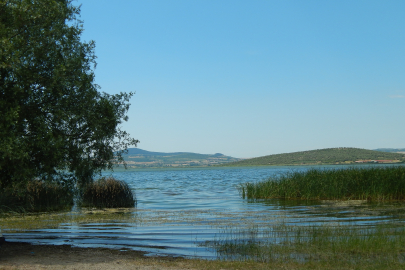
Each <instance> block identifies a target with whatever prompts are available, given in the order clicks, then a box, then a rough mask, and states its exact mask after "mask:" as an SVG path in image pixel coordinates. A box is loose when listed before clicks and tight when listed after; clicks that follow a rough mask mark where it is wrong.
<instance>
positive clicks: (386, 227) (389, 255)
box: [204, 223, 405, 269]
mask: <svg viewBox="0 0 405 270" xmlns="http://www.w3.org/2000/svg"><path fill="white" fill-rule="evenodd" d="M223 235H226V237H223ZM204 245H206V246H208V247H211V248H214V249H215V250H216V251H217V253H218V256H219V257H222V258H224V259H226V260H234V261H235V260H237V261H238V260H239V261H255V262H263V263H274V264H277V263H283V264H284V265H288V264H292V263H298V264H300V265H301V266H304V265H307V266H309V265H311V266H317V267H318V268H319V267H321V268H322V265H324V266H325V265H331V266H339V267H338V268H342V267H343V268H344V267H355V268H356V269H357V267H361V268H362V269H363V267H365V266H366V265H367V266H373V267H372V268H379V267H380V268H382V269H387V268H390V269H392V267H393V266H395V265H396V266H400V265H402V266H403V263H404V261H405V253H404V250H405V229H404V227H403V224H402V223H400V224H379V225H376V226H370V227H357V226H353V225H347V226H343V225H339V224H334V225H320V226H315V225H310V226H291V225H285V224H281V225H276V226H273V227H269V228H265V229H259V228H258V227H253V228H250V229H247V230H239V231H232V230H231V231H230V230H229V229H228V230H226V231H224V233H223V234H219V235H218V236H217V239H216V240H215V241H212V242H206V243H205V244H204ZM328 268H329V267H328ZM394 268H395V267H394Z"/></svg>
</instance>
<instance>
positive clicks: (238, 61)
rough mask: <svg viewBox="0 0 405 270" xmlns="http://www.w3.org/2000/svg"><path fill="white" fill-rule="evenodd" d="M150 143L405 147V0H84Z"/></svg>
mask: <svg viewBox="0 0 405 270" xmlns="http://www.w3.org/2000/svg"><path fill="white" fill-rule="evenodd" d="M74 4H76V5H79V4H81V5H82V7H81V10H82V11H81V20H83V21H84V29H85V31H84V33H83V35H82V38H83V40H84V41H89V40H94V41H95V42H96V50H95V52H96V55H97V56H98V59H97V63H98V65H97V68H96V69H95V74H96V83H97V84H99V85H100V86H101V91H104V92H107V93H110V94H114V93H119V92H136V94H135V95H134V96H133V98H132V99H131V104H132V105H131V109H130V111H129V114H128V115H129V121H128V122H126V123H125V124H124V129H125V130H127V131H128V132H129V133H130V134H131V135H132V136H133V137H134V138H136V139H139V140H140V141H141V143H140V144H139V145H138V147H139V148H141V149H144V150H148V151H159V152H179V151H182V152H196V153H204V154H213V153H218V152H219V153H223V154H226V155H230V156H234V157H241V158H247V157H257V156H264V155H270V154H277V153H287V152H295V151H304V150H312V149H321V148H330V147H359V148H366V149H375V148H382V147H392V148H398V147H401V148H402V147H405V143H404V138H405V137H404V133H405V125H404V115H405V106H404V105H405V27H404V26H405V16H404V15H403V14H404V12H405V1H402V0H398V1H394V0H390V1H374V0H366V1H356V0H350V1H349V0H341V1H310V0H307V1H301V0H299V1H298V0H297V1H292V0H285V1H281V0H280V1H264V0H262V1H258V0H252V1H238V0H212V1H211V0H173V1H168V0H164V1H160V0H159V1H157V0H148V1H146V0H145V1H137V0H119V1H106V0H78V1H76V2H74Z"/></svg>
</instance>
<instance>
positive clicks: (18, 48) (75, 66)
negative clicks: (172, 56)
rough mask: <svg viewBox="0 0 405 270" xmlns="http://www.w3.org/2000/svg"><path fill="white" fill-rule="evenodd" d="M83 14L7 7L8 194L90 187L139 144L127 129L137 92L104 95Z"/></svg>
mask: <svg viewBox="0 0 405 270" xmlns="http://www.w3.org/2000/svg"><path fill="white" fill-rule="evenodd" d="M79 14H80V7H76V6H74V5H72V0H0V87H1V89H0V115H1V120H0V187H6V186H10V185H13V184H17V183H24V182H25V181H28V180H32V179H38V178H39V179H43V180H47V181H64V182H66V183H76V184H79V185H83V184H86V183H89V182H91V181H92V179H93V176H94V175H95V174H96V173H98V172H100V171H101V170H102V169H107V168H109V169H111V168H112V167H113V165H114V161H113V160H114V156H115V155H118V159H119V160H120V161H122V157H121V153H122V152H123V151H125V150H126V149H127V147H128V146H129V145H136V143H137V142H138V141H137V140H135V139H133V138H131V137H130V136H129V134H128V133H126V132H125V131H123V130H121V129H120V124H121V123H122V122H123V121H127V119H128V117H127V115H126V113H127V111H128V109H129V103H128V102H129V99H130V97H131V96H132V94H133V93H128V94H127V93H121V94H117V95H109V94H106V93H101V92H99V91H98V89H99V86H98V85H96V84H95V83H94V71H93V70H94V68H95V66H96V62H95V59H96V56H95V54H94V47H95V44H94V42H93V41H91V42H88V43H86V42H82V41H81V40H80V36H81V33H82V31H83V25H82V22H81V21H80V20H79V19H78V16H79Z"/></svg>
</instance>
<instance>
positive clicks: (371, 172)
mask: <svg viewBox="0 0 405 270" xmlns="http://www.w3.org/2000/svg"><path fill="white" fill-rule="evenodd" d="M240 191H241V193H242V196H243V198H248V199H270V198H279V199H300V200H368V201H390V200H398V201H403V200H405V167H402V166H396V167H368V168H356V167H352V168H349V169H337V170H331V169H323V170H321V169H310V170H308V171H305V172H299V171H294V172H290V173H286V174H282V175H280V176H278V177H275V178H270V179H268V180H266V181H262V182H257V183H245V184H243V185H241V187H240Z"/></svg>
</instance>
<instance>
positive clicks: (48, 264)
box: [0, 242, 195, 270]
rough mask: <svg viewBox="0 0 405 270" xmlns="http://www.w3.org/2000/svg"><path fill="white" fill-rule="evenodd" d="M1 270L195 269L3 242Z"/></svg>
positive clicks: (116, 254) (124, 255)
mask: <svg viewBox="0 0 405 270" xmlns="http://www.w3.org/2000/svg"><path fill="white" fill-rule="evenodd" d="M0 269H1V270H16V269H68V270H73V269H77V270H84V269H94V270H95V269H97V270H104V269H147V270H152V269H163V270H166V269H170V270H175V269H195V268H191V267H190V265H189V263H188V261H187V260H186V259H182V258H172V257H156V258H155V257H145V256H144V253H142V252H139V251H119V250H111V249H103V248H76V247H71V246H67V245H64V246H52V245H31V244H28V243H13V242H6V243H4V244H3V246H2V247H1V248H0Z"/></svg>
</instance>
